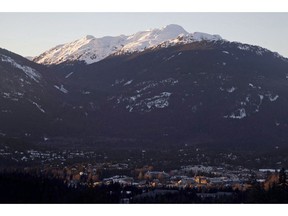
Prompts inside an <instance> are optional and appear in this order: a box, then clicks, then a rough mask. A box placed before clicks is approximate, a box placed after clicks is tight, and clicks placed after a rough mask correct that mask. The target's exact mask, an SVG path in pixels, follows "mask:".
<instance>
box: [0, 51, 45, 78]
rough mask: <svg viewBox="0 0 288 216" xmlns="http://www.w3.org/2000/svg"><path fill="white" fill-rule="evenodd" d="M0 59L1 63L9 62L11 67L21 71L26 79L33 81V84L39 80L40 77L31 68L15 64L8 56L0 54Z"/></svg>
mask: <svg viewBox="0 0 288 216" xmlns="http://www.w3.org/2000/svg"><path fill="white" fill-rule="evenodd" d="M0 59H1V61H2V62H9V63H11V65H12V66H13V67H15V68H18V69H20V70H22V71H23V72H24V73H25V74H26V76H27V77H29V78H31V79H33V80H34V81H35V82H37V83H39V80H40V79H41V75H40V74H39V73H38V72H37V71H36V70H35V69H33V68H31V67H28V66H26V65H21V64H19V63H17V62H16V61H15V60H14V59H12V58H10V57H9V56H5V55H2V54H0Z"/></svg>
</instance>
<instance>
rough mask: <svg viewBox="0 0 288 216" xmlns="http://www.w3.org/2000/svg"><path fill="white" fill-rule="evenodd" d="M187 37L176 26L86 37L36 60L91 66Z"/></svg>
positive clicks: (195, 37) (203, 37) (212, 37)
mask: <svg viewBox="0 0 288 216" xmlns="http://www.w3.org/2000/svg"><path fill="white" fill-rule="evenodd" d="M184 35H185V36H186V35H189V32H187V31H186V30H185V29H184V28H183V27H182V26H180V25H177V24H169V25H166V26H164V27H162V28H155V29H150V30H146V31H140V32H137V33H135V34H132V35H129V36H125V35H120V36H116V37H111V36H105V37H102V38H95V37H94V36H92V35H86V36H84V37H83V38H81V39H80V40H76V41H74V42H71V43H67V44H64V45H61V46H57V47H55V48H52V49H50V50H48V51H46V52H45V53H43V54H41V55H40V56H38V57H35V58H34V61H35V62H37V63H40V64H60V63H63V62H69V61H84V62H86V63H87V64H91V63H94V62H98V61H101V60H102V59H104V58H106V57H108V56H109V55H111V54H115V53H125V52H128V53H131V52H140V51H143V50H145V49H146V48H151V47H153V46H157V45H159V44H161V43H163V42H167V41H170V40H173V39H176V38H177V37H178V36H184ZM219 38H220V39H221V37H220V36H216V35H209V34H205V33H201V34H199V33H193V37H192V40H191V41H192V42H193V41H201V40H217V39H219Z"/></svg>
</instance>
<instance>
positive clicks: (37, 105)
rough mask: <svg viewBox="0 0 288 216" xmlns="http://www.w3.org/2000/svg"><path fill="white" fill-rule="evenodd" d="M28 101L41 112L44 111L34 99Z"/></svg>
mask: <svg viewBox="0 0 288 216" xmlns="http://www.w3.org/2000/svg"><path fill="white" fill-rule="evenodd" d="M30 102H31V103H32V104H34V105H35V106H36V107H37V108H38V109H39V110H40V111H41V112H42V113H45V110H44V109H42V108H41V106H40V105H39V104H37V103H36V102H34V101H31V100H30Z"/></svg>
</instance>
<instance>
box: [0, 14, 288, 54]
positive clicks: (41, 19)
mask: <svg viewBox="0 0 288 216" xmlns="http://www.w3.org/2000/svg"><path fill="white" fill-rule="evenodd" d="M287 22H288V13H195V12H193V13H0V28H1V34H0V47H1V48H5V49H8V50H10V51H13V52H16V53H18V54H20V55H23V56H36V55H39V54H41V53H42V52H44V51H46V50H48V49H50V48H53V47H55V46H56V45H59V44H63V43H68V42H71V41H73V40H77V39H79V38H81V37H83V36H85V35H93V36H95V37H103V36H117V35H121V34H125V35H130V34H133V33H136V32H138V31H143V30H146V29H151V28H160V27H162V26H165V25H168V24H178V25H181V26H182V27H183V28H184V29H185V30H186V31H188V32H195V31H197V32H205V33H209V34H219V35H221V37H222V38H224V39H227V40H229V41H239V42H242V43H248V44H253V45H259V46H262V47H264V48H267V49H269V50H271V51H275V52H278V53H279V54H281V55H283V56H285V57H288V45H287V44H288V43H287V38H288V28H287V27H286V26H287Z"/></svg>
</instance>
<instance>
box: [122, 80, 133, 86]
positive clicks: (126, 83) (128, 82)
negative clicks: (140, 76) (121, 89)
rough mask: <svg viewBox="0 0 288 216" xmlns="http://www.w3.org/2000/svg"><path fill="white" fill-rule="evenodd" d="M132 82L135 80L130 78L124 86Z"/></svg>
mask: <svg viewBox="0 0 288 216" xmlns="http://www.w3.org/2000/svg"><path fill="white" fill-rule="evenodd" d="M132 82H133V80H129V81H127V82H126V83H124V85H123V86H126V85H130V84H131V83H132Z"/></svg>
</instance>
